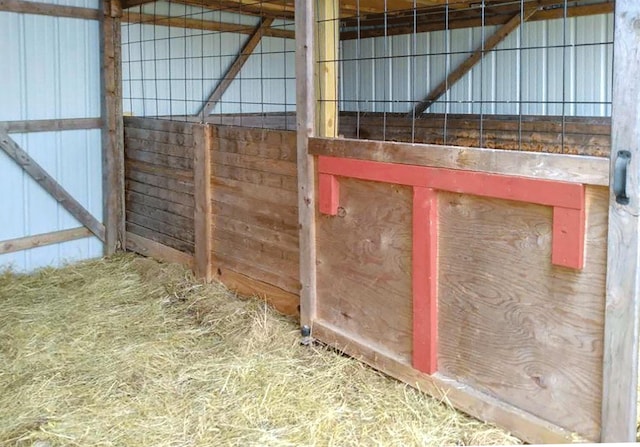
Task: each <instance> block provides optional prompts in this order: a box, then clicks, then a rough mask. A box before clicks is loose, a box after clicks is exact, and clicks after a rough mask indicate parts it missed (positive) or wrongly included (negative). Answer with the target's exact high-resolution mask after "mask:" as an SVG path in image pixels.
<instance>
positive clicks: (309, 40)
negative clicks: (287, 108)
mask: <svg viewBox="0 0 640 447" xmlns="http://www.w3.org/2000/svg"><path fill="white" fill-rule="evenodd" d="M314 3H315V2H310V1H307V0H296V1H295V24H296V131H297V140H296V147H297V164H298V221H299V228H300V232H299V236H300V238H299V244H300V286H301V287H300V324H301V325H302V326H309V327H310V328H311V324H312V322H313V320H314V319H315V314H316V214H315V201H316V195H315V182H314V172H315V162H314V158H313V156H311V155H309V151H308V146H309V137H312V136H313V135H314V132H315V107H316V104H315V92H314V85H315V83H314V69H315V67H314V30H315V26H314V25H315V15H314V8H313V5H314Z"/></svg>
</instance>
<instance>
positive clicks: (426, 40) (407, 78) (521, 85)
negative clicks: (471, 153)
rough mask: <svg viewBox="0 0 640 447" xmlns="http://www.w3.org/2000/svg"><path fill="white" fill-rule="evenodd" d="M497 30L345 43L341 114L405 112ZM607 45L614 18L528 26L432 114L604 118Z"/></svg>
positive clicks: (502, 45)
mask: <svg viewBox="0 0 640 447" xmlns="http://www.w3.org/2000/svg"><path fill="white" fill-rule="evenodd" d="M496 29H497V27H495V26H491V27H486V28H485V29H484V30H483V29H481V28H474V29H456V30H451V31H448V32H446V31H436V32H431V33H419V34H417V35H416V36H411V35H408V36H391V37H388V38H385V37H376V38H368V39H362V40H361V41H359V42H358V41H356V40H348V41H344V42H342V43H341V50H342V54H341V58H342V59H344V60H345V62H343V63H342V69H343V73H344V74H343V76H341V82H342V85H341V89H340V91H341V92H342V98H341V99H342V101H341V108H342V110H350V111H356V110H360V111H363V112H364V111H378V112H381V111H385V110H386V111H389V112H408V111H410V110H411V104H412V101H411V100H410V99H411V98H412V96H411V95H410V93H411V92H413V99H414V100H416V101H417V100H420V99H422V98H423V97H425V96H426V95H427V93H428V92H429V91H430V90H431V89H433V88H434V87H435V86H436V85H437V84H438V83H440V82H442V81H443V80H444V79H445V76H446V73H449V72H451V71H452V70H453V69H454V68H455V67H456V66H457V65H458V64H460V63H461V62H462V61H463V60H464V59H465V58H466V57H468V56H469V55H470V54H471V53H472V52H473V51H474V50H475V49H477V48H479V47H480V45H481V43H482V42H483V40H485V39H486V38H487V37H489V36H490V35H491V34H492V33H494V32H495V30H496ZM612 40H613V18H612V14H607V15H598V16H589V17H578V18H569V19H567V20H566V21H565V20H561V19H559V20H552V21H548V22H531V23H525V24H524V26H523V27H522V28H521V29H518V30H516V31H514V32H513V33H512V34H511V35H509V36H508V37H507V38H506V39H505V40H504V41H503V42H501V43H500V45H498V47H497V51H494V52H491V53H490V54H488V55H487V56H485V58H483V60H482V61H481V63H479V64H478V65H477V66H475V67H474V68H473V69H472V70H471V71H470V72H469V73H468V74H467V75H465V76H464V77H463V78H462V79H461V80H460V81H458V82H457V83H456V84H455V85H453V86H451V88H450V90H449V91H448V92H447V93H446V94H445V95H443V97H442V98H441V99H440V100H439V101H438V102H437V103H436V104H434V105H432V107H431V108H430V109H429V111H430V112H434V113H444V112H448V113H476V114H479V113H485V114H496V113H497V114H519V113H522V114H537V115H562V114H563V110H564V113H565V114H566V115H579V116H608V115H610V113H611V110H610V109H611V108H610V105H608V104H606V103H608V102H610V101H611V77H612V74H611V72H612V63H611V61H612V51H613V49H612V45H611V42H612ZM385 56H389V57H392V59H391V60H388V59H380V60H370V58H371V57H376V58H382V57H385ZM407 56H410V57H407ZM356 59H360V60H359V61H356ZM356 67H359V69H356ZM351 70H353V71H351ZM563 74H564V76H563ZM356 86H357V87H358V88H356ZM369 86H373V88H369ZM574 103H575V104H574ZM371 104H373V105H371ZM563 104H564V107H563ZM358 105H359V106H358ZM358 107H359V108H358Z"/></svg>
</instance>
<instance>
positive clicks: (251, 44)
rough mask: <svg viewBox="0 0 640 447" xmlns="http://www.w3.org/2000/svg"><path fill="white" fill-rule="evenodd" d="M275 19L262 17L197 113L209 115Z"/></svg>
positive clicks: (203, 115) (204, 115)
mask: <svg viewBox="0 0 640 447" xmlns="http://www.w3.org/2000/svg"><path fill="white" fill-rule="evenodd" d="M273 20H274V19H271V18H266V19H262V20H261V21H260V23H259V24H258V26H256V28H255V29H254V31H253V33H252V34H251V35H250V36H249V39H247V41H246V42H245V43H244V46H243V47H242V49H241V50H240V53H239V54H238V57H236V59H235V60H234V61H233V63H232V64H231V66H230V67H229V69H228V70H227V72H226V73H225V74H224V76H223V78H222V79H221V80H220V82H219V83H218V85H216V87H215V88H214V89H213V91H212V92H211V94H210V95H209V97H208V98H207V100H206V101H205V102H204V104H203V105H202V108H201V109H200V110H199V111H198V113H196V115H199V116H202V119H203V120H204V117H206V116H209V115H210V114H211V111H212V110H213V109H214V108H215V106H216V104H218V101H220V99H221V98H222V96H223V95H224V93H225V92H226V91H227V89H228V88H229V86H230V85H231V83H232V82H233V80H234V79H235V77H236V76H237V75H238V73H240V70H242V67H243V66H244V64H245V63H246V62H247V60H249V56H251V53H253V50H255V49H256V47H257V46H258V44H259V43H260V40H261V39H262V36H263V35H264V32H265V30H266V29H268V28H269V27H270V26H271V24H272V23H273Z"/></svg>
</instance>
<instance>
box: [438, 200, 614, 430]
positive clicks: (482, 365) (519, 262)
mask: <svg viewBox="0 0 640 447" xmlns="http://www.w3.org/2000/svg"><path fill="white" fill-rule="evenodd" d="M607 197H608V196H607V191H606V189H604V188H597V187H589V188H588V196H587V203H588V214H587V228H588V230H587V244H586V265H585V268H584V270H583V271H576V270H572V269H567V268H562V267H556V266H553V265H552V264H551V262H550V259H551V222H552V220H551V218H552V210H551V208H548V207H543V206H537V205H530V204H523V203H515V202H507V201H502V200H495V199H482V198H478V197H472V196H463V195H458V194H449V193H441V194H440V197H439V203H440V207H439V208H440V209H439V212H440V216H441V221H440V235H439V244H440V257H439V285H440V287H439V298H438V300H439V302H438V306H439V333H440V345H439V356H438V361H439V365H440V367H439V370H440V372H441V373H442V374H445V375H447V376H450V377H452V378H454V379H455V380H458V381H460V382H462V383H467V384H469V385H472V386H473V387H475V388H477V389H479V390H481V391H484V392H486V393H488V394H490V395H492V396H495V397H497V398H499V399H502V400H504V401H505V402H507V403H509V404H512V405H514V406H516V407H519V408H522V409H524V410H526V411H529V412H531V413H532V414H534V415H537V416H539V417H541V418H543V419H546V420H549V421H553V422H554V423H556V424H558V425H560V426H562V427H564V428H567V429H569V430H572V431H576V432H578V433H580V434H581V435H583V436H585V437H587V438H590V439H597V437H598V435H599V434H598V427H599V425H600V397H601V381H602V336H603V318H604V293H605V271H606V234H607V209H606V205H607Z"/></svg>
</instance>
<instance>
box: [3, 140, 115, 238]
mask: <svg viewBox="0 0 640 447" xmlns="http://www.w3.org/2000/svg"><path fill="white" fill-rule="evenodd" d="M0 149H2V150H3V151H4V152H5V153H6V154H7V155H8V156H9V157H10V158H11V159H12V160H13V161H15V162H16V163H17V164H18V165H19V166H20V167H21V168H22V169H23V170H24V171H25V172H26V173H27V174H29V175H30V176H31V177H32V178H33V179H34V180H35V181H36V182H37V183H38V184H39V185H40V186H42V188H43V189H44V190H45V191H47V192H48V193H49V194H50V195H51V196H52V197H53V198H54V199H55V200H56V202H58V203H59V204H60V205H62V206H63V207H64V209H66V210H67V211H69V213H70V214H71V215H72V216H73V217H75V218H76V219H77V220H78V222H80V223H81V224H82V225H84V226H85V227H87V228H88V229H89V230H90V231H91V232H92V233H93V234H95V235H96V236H97V237H98V238H99V239H100V240H101V241H103V242H104V240H105V228H104V226H103V225H102V224H101V223H100V222H98V220H97V219H96V218H95V217H93V216H92V215H91V213H89V211H87V210H86V209H85V208H84V207H83V206H82V205H81V204H80V202H78V201H77V200H76V199H74V198H73V197H72V196H71V194H69V193H68V192H67V191H66V190H65V189H64V188H63V187H62V186H61V185H60V184H59V183H58V182H57V181H56V180H55V179H54V178H53V177H51V176H50V175H49V174H48V173H47V171H45V170H44V169H43V168H42V166H40V165H39V164H38V163H36V161H35V160H34V159H32V158H31V157H30V156H29V154H27V153H26V152H25V151H24V150H23V149H22V148H21V147H20V146H18V144H17V143H16V142H15V141H13V139H12V138H11V137H10V136H9V135H8V134H7V133H5V132H0Z"/></svg>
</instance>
